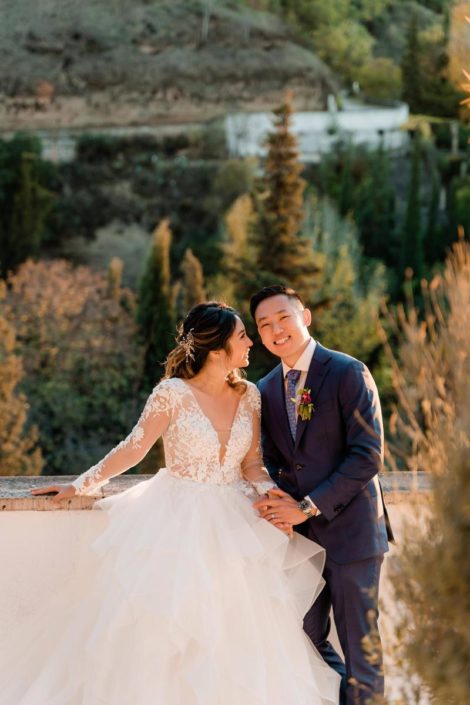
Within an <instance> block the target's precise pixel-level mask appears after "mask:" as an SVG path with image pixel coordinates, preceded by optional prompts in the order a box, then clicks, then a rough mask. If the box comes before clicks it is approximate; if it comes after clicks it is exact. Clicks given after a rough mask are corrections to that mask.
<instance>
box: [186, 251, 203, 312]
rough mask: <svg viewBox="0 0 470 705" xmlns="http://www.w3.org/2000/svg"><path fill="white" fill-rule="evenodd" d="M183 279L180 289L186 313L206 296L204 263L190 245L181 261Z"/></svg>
mask: <svg viewBox="0 0 470 705" xmlns="http://www.w3.org/2000/svg"><path fill="white" fill-rule="evenodd" d="M181 272H182V274H183V281H182V286H181V291H180V297H179V298H180V302H181V313H182V315H185V314H186V313H187V312H188V311H189V310H190V309H191V308H192V307H193V306H195V305H196V304H199V303H201V302H202V301H204V300H205V298H206V292H205V287H204V273H203V270H202V264H201V262H200V261H199V259H198V258H197V257H196V256H195V255H194V254H193V251H192V250H191V249H190V248H189V247H188V248H187V249H186V251H185V253H184V256H183V261H182V263H181Z"/></svg>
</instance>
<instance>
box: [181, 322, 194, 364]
mask: <svg viewBox="0 0 470 705" xmlns="http://www.w3.org/2000/svg"><path fill="white" fill-rule="evenodd" d="M193 330H194V328H191V329H190V330H189V331H188V332H187V333H186V335H182V336H181V338H180V340H179V343H180V345H181V347H182V348H183V350H184V352H185V353H186V362H187V361H188V360H189V359H191V360H192V361H193V362H194V336H193Z"/></svg>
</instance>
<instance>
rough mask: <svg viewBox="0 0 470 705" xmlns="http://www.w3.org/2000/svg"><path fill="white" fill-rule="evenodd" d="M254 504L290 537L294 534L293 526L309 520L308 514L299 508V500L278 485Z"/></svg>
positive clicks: (262, 515)
mask: <svg viewBox="0 0 470 705" xmlns="http://www.w3.org/2000/svg"><path fill="white" fill-rule="evenodd" d="M253 506H254V508H255V509H257V510H258V512H259V515H260V516H261V517H263V519H266V521H269V523H270V524H272V525H273V526H275V527H276V528H278V529H280V530H281V531H283V532H284V533H285V534H287V536H289V537H292V536H293V533H294V530H293V526H295V525H296V524H302V523H303V522H304V521H307V517H306V515H305V514H304V513H303V512H302V510H301V509H299V504H298V502H297V501H296V500H295V499H294V498H293V497H291V496H290V494H287V492H284V491H283V490H281V489H279V488H278V487H273V489H271V490H269V492H267V493H266V494H265V495H263V496H262V497H260V498H259V499H258V500H257V501H256V502H255V503H254V504H253Z"/></svg>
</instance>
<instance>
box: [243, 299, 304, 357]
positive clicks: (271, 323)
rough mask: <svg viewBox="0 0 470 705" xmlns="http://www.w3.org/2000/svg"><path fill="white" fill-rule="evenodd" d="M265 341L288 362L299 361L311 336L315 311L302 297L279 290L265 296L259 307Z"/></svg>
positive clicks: (275, 353) (260, 328)
mask: <svg viewBox="0 0 470 705" xmlns="http://www.w3.org/2000/svg"><path fill="white" fill-rule="evenodd" d="M255 319H256V325H257V327H258V332H259V334H260V336H261V340H262V343H263V345H264V346H265V347H266V348H267V349H268V350H269V352H272V353H273V354H274V355H277V356H278V357H280V358H282V359H283V360H285V361H286V362H287V364H290V365H292V364H295V362H296V361H297V358H298V357H299V356H300V354H301V353H302V352H303V350H304V349H305V346H306V344H307V342H308V341H309V339H310V333H309V330H308V326H309V325H310V323H311V321H312V316H311V313H310V311H309V310H308V309H306V308H304V307H303V306H302V304H301V303H300V301H298V300H297V299H294V298H291V297H290V296H285V295H284V294H277V295H276V296H271V297H270V298H269V299H264V301H261V303H260V304H259V305H258V307H257V309H256V311H255Z"/></svg>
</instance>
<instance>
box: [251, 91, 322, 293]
mask: <svg viewBox="0 0 470 705" xmlns="http://www.w3.org/2000/svg"><path fill="white" fill-rule="evenodd" d="M292 112H293V109H292V103H291V97H290V95H287V96H286V99H285V101H284V103H283V104H282V105H281V106H280V107H279V108H278V109H277V110H275V111H274V114H275V117H276V119H275V130H274V132H273V133H272V134H271V135H270V136H269V137H268V141H267V144H268V155H267V158H266V163H265V172H264V177H263V179H262V182H261V193H258V194H257V197H256V202H255V208H256V211H257V219H256V223H255V225H254V243H255V245H256V247H257V263H256V264H257V271H258V273H259V278H260V283H261V284H262V283H273V282H274V281H275V282H279V283H284V284H289V285H290V286H293V287H294V288H296V289H298V290H299V291H300V292H302V293H303V294H304V296H305V297H306V298H307V299H309V298H311V293H312V290H313V288H314V287H313V282H312V275H313V274H314V273H315V272H316V271H317V269H316V267H315V263H314V259H313V251H312V246H311V242H310V241H308V240H307V239H306V238H304V237H303V236H302V235H301V232H300V231H301V226H302V221H303V216H304V201H303V193H304V189H305V181H304V179H302V178H301V176H300V174H301V172H302V166H301V164H300V162H299V154H298V148H297V140H296V138H295V136H294V135H293V134H292V133H291V119H292ZM263 278H264V280H265V281H264V282H263V281H262V279H263Z"/></svg>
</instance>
